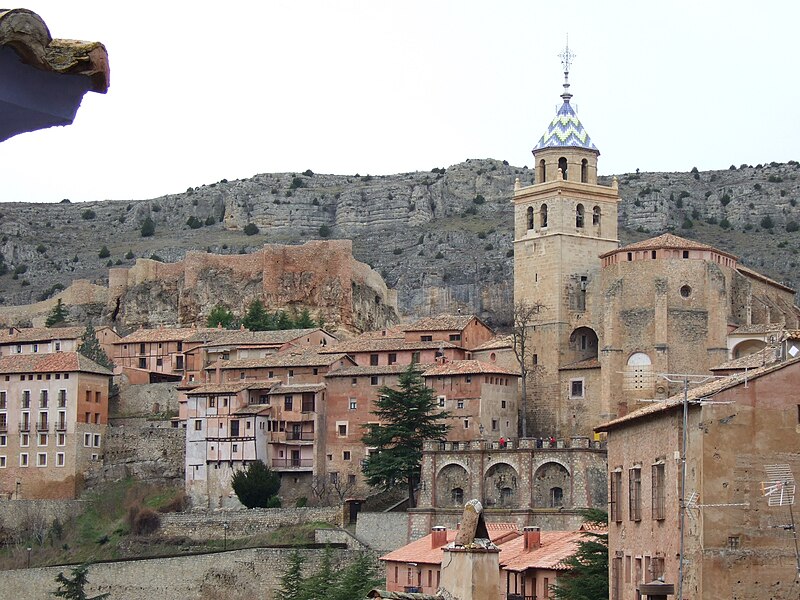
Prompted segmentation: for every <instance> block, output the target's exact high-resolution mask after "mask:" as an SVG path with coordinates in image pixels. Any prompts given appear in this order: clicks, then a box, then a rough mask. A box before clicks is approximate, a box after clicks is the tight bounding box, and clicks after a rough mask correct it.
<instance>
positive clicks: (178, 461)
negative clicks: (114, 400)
mask: <svg viewBox="0 0 800 600" xmlns="http://www.w3.org/2000/svg"><path fill="white" fill-rule="evenodd" d="M185 454H186V432H185V431H184V430H183V429H175V428H171V427H149V426H139V425H136V426H130V425H122V426H116V427H109V428H108V429H107V430H106V439H105V452H104V455H103V461H102V463H98V464H97V465H96V466H95V468H94V469H92V470H91V471H90V472H89V473H88V474H87V478H86V479H87V483H88V484H93V483H95V482H97V483H99V482H101V481H114V480H117V479H120V478H125V477H133V478H135V479H138V480H140V481H147V482H152V483H162V484H164V483H166V484H175V485H180V484H181V483H182V481H183V473H184V462H185Z"/></svg>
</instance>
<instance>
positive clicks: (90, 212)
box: [81, 208, 97, 221]
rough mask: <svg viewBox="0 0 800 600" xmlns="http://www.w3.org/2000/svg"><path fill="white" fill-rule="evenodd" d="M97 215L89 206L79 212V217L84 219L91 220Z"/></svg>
mask: <svg viewBox="0 0 800 600" xmlns="http://www.w3.org/2000/svg"><path fill="white" fill-rule="evenodd" d="M96 216H97V213H96V212H94V211H93V210H92V209H91V208H87V209H86V210H84V211H82V212H81V218H82V219H84V220H85V221H91V220H92V219H94V218H95V217H96Z"/></svg>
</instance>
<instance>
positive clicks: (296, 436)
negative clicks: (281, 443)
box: [286, 431, 314, 442]
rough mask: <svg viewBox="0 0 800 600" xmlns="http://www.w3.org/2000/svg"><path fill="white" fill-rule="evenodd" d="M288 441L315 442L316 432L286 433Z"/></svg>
mask: <svg viewBox="0 0 800 600" xmlns="http://www.w3.org/2000/svg"><path fill="white" fill-rule="evenodd" d="M286 441H287V442H313V441H314V432H313V431H287V432H286Z"/></svg>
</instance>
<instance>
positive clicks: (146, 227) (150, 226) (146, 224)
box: [139, 216, 156, 237]
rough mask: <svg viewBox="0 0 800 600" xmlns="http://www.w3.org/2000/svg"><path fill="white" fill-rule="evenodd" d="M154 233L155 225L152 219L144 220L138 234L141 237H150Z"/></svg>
mask: <svg viewBox="0 0 800 600" xmlns="http://www.w3.org/2000/svg"><path fill="white" fill-rule="evenodd" d="M155 232H156V224H155V223H153V219H151V218H150V217H149V216H148V217H146V218H145V220H144V221H143V222H142V227H141V229H140V230H139V233H140V234H141V236H142V237H151V236H152V235H153V234H154V233H155Z"/></svg>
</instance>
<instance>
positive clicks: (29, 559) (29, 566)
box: [27, 546, 33, 569]
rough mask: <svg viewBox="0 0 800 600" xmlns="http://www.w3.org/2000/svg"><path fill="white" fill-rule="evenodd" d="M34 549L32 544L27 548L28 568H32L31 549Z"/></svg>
mask: <svg viewBox="0 0 800 600" xmlns="http://www.w3.org/2000/svg"><path fill="white" fill-rule="evenodd" d="M32 549H33V548H31V547H30V546H28V548H27V550H28V568H29V569H30V568H31V550H32Z"/></svg>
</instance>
